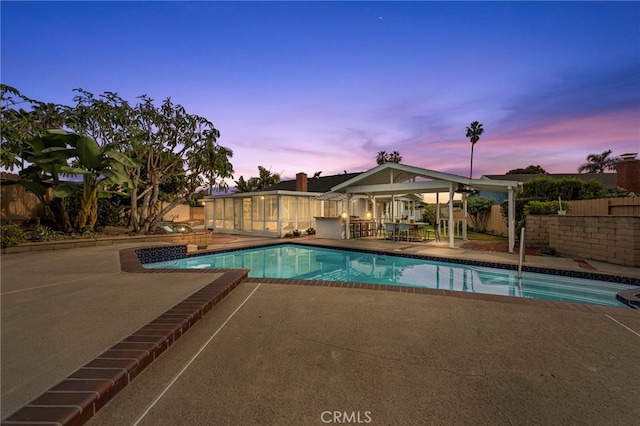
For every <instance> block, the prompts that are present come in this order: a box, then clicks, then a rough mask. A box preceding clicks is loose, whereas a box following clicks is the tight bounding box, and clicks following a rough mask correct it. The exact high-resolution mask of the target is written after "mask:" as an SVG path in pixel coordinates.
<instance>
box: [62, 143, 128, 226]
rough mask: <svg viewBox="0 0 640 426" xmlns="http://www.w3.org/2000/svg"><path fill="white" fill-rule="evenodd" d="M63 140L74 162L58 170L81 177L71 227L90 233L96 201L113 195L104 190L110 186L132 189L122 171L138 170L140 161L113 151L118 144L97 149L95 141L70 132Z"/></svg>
mask: <svg viewBox="0 0 640 426" xmlns="http://www.w3.org/2000/svg"><path fill="white" fill-rule="evenodd" d="M66 140H67V144H68V145H69V146H70V147H71V148H70V149H69V150H70V155H71V156H73V157H75V160H74V161H73V163H72V166H71V167H68V166H62V168H61V170H62V172H63V173H67V174H75V175H81V176H82V198H81V203H80V210H79V212H78V215H77V216H76V219H75V223H74V227H75V229H76V230H79V231H92V230H93V228H94V227H95V225H96V222H97V220H98V198H99V197H109V196H110V195H111V194H112V193H113V191H108V190H106V188H107V187H108V186H110V185H116V186H117V187H120V188H122V189H128V190H131V189H133V181H132V180H131V178H130V177H129V175H128V173H127V170H126V168H129V169H136V168H139V167H140V162H139V161H138V160H134V159H131V158H129V157H128V156H126V155H125V154H122V153H120V152H118V151H116V149H117V148H118V145H119V144H107V145H103V146H99V145H98V143H97V142H96V140H95V139H93V138H91V137H89V136H80V135H76V134H73V133H68V134H67V135H66ZM69 195H70V194H69Z"/></svg>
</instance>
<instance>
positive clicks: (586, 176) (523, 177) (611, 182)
mask: <svg viewBox="0 0 640 426" xmlns="http://www.w3.org/2000/svg"><path fill="white" fill-rule="evenodd" d="M539 177H550V178H552V179H562V178H578V179H582V180H585V181H588V180H591V179H594V180H596V181H598V182H600V183H601V184H602V189H604V190H605V191H607V190H609V189H616V188H617V187H618V174H617V173H557V174H517V175H484V176H483V178H485V179H491V180H516V181H518V182H527V181H529V180H531V179H535V178H539Z"/></svg>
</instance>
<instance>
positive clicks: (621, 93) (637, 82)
mask: <svg viewBox="0 0 640 426" xmlns="http://www.w3.org/2000/svg"><path fill="white" fill-rule="evenodd" d="M634 62H635V63H634V64H629V65H628V66H626V67H620V68H610V69H608V70H605V71H601V72H597V71H591V72H587V71H584V70H567V71H565V72H563V73H562V74H560V75H559V77H558V80H557V81H556V82H555V83H552V84H547V85H544V86H542V87H534V88H532V89H531V90H529V91H528V92H527V93H524V94H522V95H520V96H517V97H514V98H513V99H512V100H511V101H510V102H508V103H507V105H506V106H505V110H506V111H507V112H508V114H507V115H506V116H505V117H503V118H502V120H501V126H500V127H502V128H504V129H505V130H508V131H511V132H522V131H523V130H526V129H527V128H530V127H531V125H532V124H533V125H534V126H535V127H538V126H542V125H548V124H550V123H553V122H559V121H564V120H567V119H575V118H577V117H584V116H593V115H600V114H603V113H609V112H611V111H624V110H636V111H638V112H640V65H639V64H638V63H637V61H634Z"/></svg>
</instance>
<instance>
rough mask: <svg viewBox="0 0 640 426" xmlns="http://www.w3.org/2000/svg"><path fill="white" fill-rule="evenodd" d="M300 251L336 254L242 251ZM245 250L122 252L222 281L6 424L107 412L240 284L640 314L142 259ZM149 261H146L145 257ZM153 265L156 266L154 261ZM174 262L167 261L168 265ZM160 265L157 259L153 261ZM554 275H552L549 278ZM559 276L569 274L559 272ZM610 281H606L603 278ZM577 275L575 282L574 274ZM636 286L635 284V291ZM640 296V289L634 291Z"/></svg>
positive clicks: (123, 261)
mask: <svg viewBox="0 0 640 426" xmlns="http://www.w3.org/2000/svg"><path fill="white" fill-rule="evenodd" d="M283 244H294V245H300V246H311V247H323V248H333V249H335V248H336V247H333V246H330V245H323V244H304V243H298V242H295V243H294V242H289V241H285V242H278V243H273V242H264V243H253V244H251V245H249V246H244V247H242V249H250V248H258V247H265V246H277V245H283ZM239 249H240V248H238V247H236V248H219V249H207V250H201V251H198V252H196V253H187V245H184V244H179V245H169V246H167V245H162V246H147V247H138V248H128V249H122V250H120V269H121V271H122V272H125V273H145V274H157V273H185V272H186V273H199V274H202V273H204V274H207V273H214V274H220V275H219V276H218V277H217V278H216V279H214V280H213V281H211V282H210V283H209V284H207V285H205V286H204V287H202V288H201V289H200V290H198V291H196V292H195V293H193V294H192V295H191V296H189V297H187V298H186V299H184V300H183V301H182V302H180V303H178V304H176V305H175V306H174V307H172V308H171V309H169V310H168V311H166V312H165V313H163V314H161V315H160V316H158V317H157V318H155V319H154V320H153V321H151V322H150V323H148V324H147V325H145V326H143V327H142V328H140V329H139V330H137V331H136V332H134V333H133V334H131V335H130V336H128V337H126V338H125V339H123V340H122V341H120V342H118V343H116V344H115V345H113V346H112V347H111V348H109V349H107V350H106V351H105V352H103V353H102V354H101V355H99V356H98V357H97V358H95V359H93V360H91V361H90V362H88V363H87V364H85V365H84V366H82V367H80V368H79V369H78V370H77V371H75V372H74V373H72V374H71V375H69V376H68V377H67V378H65V379H63V380H62V381H60V382H59V383H58V384H56V385H55V386H53V387H52V388H50V389H49V390H47V391H45V392H44V393H43V394H42V395H40V396H39V397H37V398H36V399H34V400H33V401H31V402H29V403H28V404H26V405H24V406H23V407H21V408H20V409H18V410H17V411H16V412H14V413H13V414H11V415H10V416H8V417H7V418H6V419H4V420H3V421H2V425H7V426H8V425H26V424H34V423H37V424H58V425H82V424H84V423H86V422H87V421H88V420H89V419H90V418H91V417H93V416H94V415H95V413H96V412H97V411H98V410H100V409H101V408H102V407H103V406H104V405H105V404H106V403H107V402H108V401H109V400H111V399H112V398H113V397H114V396H115V395H116V394H118V393H119V392H120V391H122V390H123V389H124V388H125V387H126V386H127V385H128V384H129V383H130V382H131V381H132V380H133V379H135V378H136V377H137V376H138V375H139V374H140V373H141V372H142V371H144V370H145V369H146V368H147V367H148V366H149V365H151V363H152V362H153V361H155V360H156V359H157V358H158V357H159V356H160V355H162V353H164V352H165V351H166V350H167V349H168V348H169V347H171V346H172V345H173V344H174V343H175V342H176V341H177V340H178V339H179V338H180V337H181V336H182V335H183V334H184V333H186V332H187V331H188V330H189V329H190V328H191V327H192V326H193V325H195V324H196V323H197V322H198V321H199V320H200V319H202V317H203V316H204V315H205V314H207V313H208V312H209V311H210V310H211V309H213V307H214V306H215V305H217V304H218V303H220V301H221V300H222V299H223V298H224V297H226V296H227V295H228V294H229V293H230V292H231V291H233V289H235V288H236V287H237V286H238V285H239V284H240V283H242V282H246V283H265V284H281V285H299V286H321V287H334V288H350V289H363V290H373V291H391V292H400V293H408V294H423V295H432V296H445V297H458V298H463V299H471V300H482V301H488V302H499V303H510V304H518V305H530V306H535V307H545V308H556V309H564V310H573V311H581V312H589V313H599V314H603V315H616V316H631V317H640V309H629V308H618V307H609V306H599V305H588V304H580V303H572V302H559V301H551V300H540V299H529V298H521V297H511V296H502V295H489V294H482V293H465V292H461V291H454V290H440V289H431V288H423V287H411V286H387V285H381V284H367V283H350V282H343V281H321V280H299V279H279V278H277V279H276V278H248V273H249V270H247V269H150V268H145V267H144V266H143V262H141V259H140V257H141V253H152V254H153V253H158V252H160V253H163V256H168V257H172V256H176V257H174V258H180V257H196V256H201V255H207V254H212V253H223V252H229V251H235V250H239ZM340 249H341V250H348V251H354V252H366V253H377V254H384V255H390V256H401V257H412V258H422V259H428V260H438V261H447V262H449V261H450V262H451V263H466V264H474V265H477V266H491V267H499V268H502V269H514V268H516V266H515V265H512V264H506V263H504V264H503V263H495V262H479V261H468V260H461V259H450V258H444V257H438V256H424V255H416V254H411V253H398V254H396V253H390V252H385V251H380V250H370V249H353V248H342V247H340ZM142 257H144V255H143V256H142ZM149 259H151V260H149ZM163 260H167V259H163ZM147 261H156V260H153V255H149V257H147V258H146V260H145V263H148V262H147ZM523 270H529V271H532V272H541V270H551V271H555V272H568V271H562V270H559V269H549V268H537V267H527V268H526V269H525V268H524V267H523ZM571 272H572V273H574V274H578V275H582V274H587V275H593V273H586V272H582V273H581V272H579V271H571ZM547 273H548V272H547ZM556 275H562V274H558V273H556ZM596 275H602V276H605V277H611V275H607V274H596ZM572 276H575V275H572ZM623 278H624V277H623ZM631 285H633V284H631ZM630 290H631V291H632V292H633V293H634V294H636V293H637V292H638V291H637V290H638V289H630Z"/></svg>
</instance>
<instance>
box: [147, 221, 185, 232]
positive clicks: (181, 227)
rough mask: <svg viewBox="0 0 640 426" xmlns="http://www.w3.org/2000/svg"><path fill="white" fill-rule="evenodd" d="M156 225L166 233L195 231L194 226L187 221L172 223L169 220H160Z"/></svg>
mask: <svg viewBox="0 0 640 426" xmlns="http://www.w3.org/2000/svg"><path fill="white" fill-rule="evenodd" d="M156 226H157V227H158V228H160V229H162V230H163V231H164V233H165V234H178V233H181V232H193V228H192V227H191V226H189V225H187V224H186V223H176V224H171V223H167V222H158V223H156Z"/></svg>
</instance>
